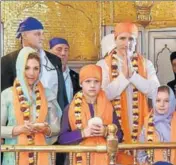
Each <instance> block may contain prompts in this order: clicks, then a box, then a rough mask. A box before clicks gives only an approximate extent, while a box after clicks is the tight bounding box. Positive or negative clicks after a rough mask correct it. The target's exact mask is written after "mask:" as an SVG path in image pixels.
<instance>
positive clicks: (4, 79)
mask: <svg viewBox="0 0 176 165" xmlns="http://www.w3.org/2000/svg"><path fill="white" fill-rule="evenodd" d="M19 51H20V50H17V51H15V52H12V53H10V54H8V55H6V56H3V57H2V58H1V91H3V90H4V89H6V88H8V87H11V86H13V82H14V80H15V78H16V60H17V57H18V54H19ZM45 53H46V56H47V57H48V59H49V60H50V62H51V63H52V64H53V66H54V67H55V69H56V71H57V75H58V93H57V101H58V103H59V105H60V107H61V109H62V110H64V107H65V106H66V105H67V104H68V100H67V95H66V89H65V83H64V78H63V74H62V64H61V60H60V58H59V57H57V56H55V55H53V54H51V53H49V52H47V51H45Z"/></svg>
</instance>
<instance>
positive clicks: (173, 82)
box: [167, 79, 176, 97]
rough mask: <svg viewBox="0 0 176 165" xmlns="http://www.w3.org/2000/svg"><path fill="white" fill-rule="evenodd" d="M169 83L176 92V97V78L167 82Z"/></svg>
mask: <svg viewBox="0 0 176 165" xmlns="http://www.w3.org/2000/svg"><path fill="white" fill-rule="evenodd" d="M167 85H168V86H169V87H170V88H171V89H172V90H173V92H174V94H175V97H176V91H175V90H176V89H175V85H176V79H175V80H173V81H170V82H168V83H167Z"/></svg>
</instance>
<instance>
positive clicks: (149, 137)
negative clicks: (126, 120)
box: [147, 113, 154, 162]
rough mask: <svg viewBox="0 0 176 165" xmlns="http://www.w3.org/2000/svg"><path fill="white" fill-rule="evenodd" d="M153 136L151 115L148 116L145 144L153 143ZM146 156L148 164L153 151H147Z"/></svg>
mask: <svg viewBox="0 0 176 165" xmlns="http://www.w3.org/2000/svg"><path fill="white" fill-rule="evenodd" d="M153 136H154V123H153V113H151V114H150V116H149V120H148V127H147V142H151V143H152V142H153ZM147 155H148V159H149V162H152V157H151V155H153V150H147Z"/></svg>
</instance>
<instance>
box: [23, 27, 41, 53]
mask: <svg viewBox="0 0 176 165" xmlns="http://www.w3.org/2000/svg"><path fill="white" fill-rule="evenodd" d="M22 38H23V42H24V45H25V46H30V47H32V48H34V49H38V50H39V49H41V48H42V45H43V40H44V35H43V30H31V31H26V32H23V34H22Z"/></svg>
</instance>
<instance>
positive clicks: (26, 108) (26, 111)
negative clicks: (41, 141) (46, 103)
mask: <svg viewBox="0 0 176 165" xmlns="http://www.w3.org/2000/svg"><path fill="white" fill-rule="evenodd" d="M15 87H16V90H17V94H18V99H19V102H20V110H21V112H23V119H24V123H27V122H29V121H30V105H29V103H28V102H27V100H26V98H25V96H24V93H23V91H22V87H21V84H20V82H19V81H18V80H16V84H15ZM35 95H36V119H37V118H38V117H39V113H40V108H41V97H40V92H39V89H38V86H36V88H35ZM27 139H28V145H34V134H31V135H27ZM28 157H29V165H34V163H35V162H34V153H33V152H29V154H28Z"/></svg>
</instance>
